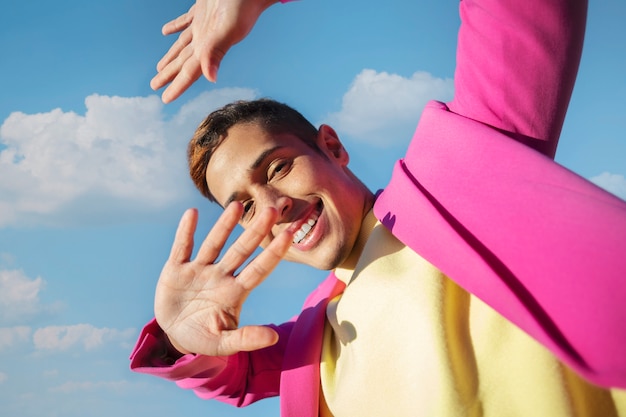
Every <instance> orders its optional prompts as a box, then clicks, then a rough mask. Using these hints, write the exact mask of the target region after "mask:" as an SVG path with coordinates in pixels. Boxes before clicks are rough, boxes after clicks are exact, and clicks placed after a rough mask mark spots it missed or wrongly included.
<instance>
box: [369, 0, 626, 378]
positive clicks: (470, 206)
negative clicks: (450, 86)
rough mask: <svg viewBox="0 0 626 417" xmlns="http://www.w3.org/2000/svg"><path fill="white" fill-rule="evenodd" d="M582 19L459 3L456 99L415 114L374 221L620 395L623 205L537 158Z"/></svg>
mask: <svg viewBox="0 0 626 417" xmlns="http://www.w3.org/2000/svg"><path fill="white" fill-rule="evenodd" d="M559 5H560V6H559ZM544 8H545V10H544ZM585 9H586V1H566V0H562V1H555V0H545V1H537V0H532V1H531V0H528V1H525V2H521V1H504V0H483V1H474V0H462V1H461V14H462V18H463V23H462V27H461V33H460V35H459V38H460V39H459V63H458V70H457V77H458V79H457V80H456V83H457V91H456V93H455V94H456V96H455V98H454V100H453V102H452V103H450V105H449V106H446V105H444V104H442V103H436V102H431V103H430V104H429V105H428V106H427V107H426V108H425V109H424V112H423V114H422V117H421V119H420V122H419V125H418V127H417V130H416V132H415V135H414V137H413V140H412V141H411V144H410V146H409V149H408V151H407V154H406V157H405V158H404V159H403V160H401V161H399V162H398V163H397V164H396V167H395V169H394V173H393V176H392V179H391V182H390V184H389V185H388V186H387V188H385V190H384V191H383V192H382V193H381V195H380V196H379V198H378V199H377V201H376V204H375V206H374V212H375V214H376V216H377V217H378V218H379V219H381V221H382V222H383V224H384V225H385V226H387V227H388V228H389V229H390V230H392V232H393V233H394V235H395V236H397V237H398V238H399V239H400V240H401V241H402V242H404V243H405V244H407V245H408V246H410V247H411V248H412V249H413V250H415V251H416V252H417V253H418V254H420V255H421V256H423V257H424V258H425V259H427V260H428V261H429V262H431V263H432V264H433V265H435V266H436V267H437V268H439V269H440V270H441V271H442V272H444V273H445V274H446V275H448V276H449V277H450V278H451V279H453V280H454V281H455V282H457V283H458V284H459V285H460V286H461V287H463V288H464V289H466V290H467V291H469V292H471V293H472V294H474V295H476V296H477V297H479V298H480V299H482V300H483V301H485V302H486V303H487V304H489V305H490V306H491V307H493V308H494V309H495V310H496V311H498V312H499V313H500V314H502V315H503V316H504V317H505V318H507V319H508V320H510V321H511V322H512V323H514V324H516V325H517V326H519V327H520V328H521V329H523V330H524V331H526V332H527V333H528V334H529V335H531V336H532V337H534V338H535V339H536V340H538V341H539V342H541V343H542V344H543V345H544V346H546V347H547V348H548V349H550V350H551V351H552V352H553V353H554V354H555V355H556V356H557V357H558V358H559V359H560V360H562V361H563V362H564V363H566V364H567V365H569V366H570V367H572V368H573V369H574V370H575V371H577V372H578V373H579V374H580V375H582V376H583V377H585V378H587V379H588V380H589V381H591V382H593V383H595V384H598V385H603V386H608V387H620V388H626V355H624V346H626V326H625V323H626V304H625V303H624V300H626V285H624V274H625V273H626V256H624V253H625V252H624V248H626V202H624V201H623V200H620V199H619V198H617V197H615V196H614V195H612V194H610V193H608V192H606V191H604V190H602V189H600V188H599V187H597V186H595V185H594V184H592V183H591V182H589V181H587V180H585V179H584V178H582V177H580V176H579V175H577V174H575V173H573V172H571V171H569V170H568V169H566V168H564V167H562V166H560V165H559V164H557V163H556V162H554V161H553V160H552V159H551V157H552V156H553V152H554V149H555V147H556V143H557V139H558V135H559V133H560V130H561V125H562V122H563V117H564V114H565V110H566V107H567V103H568V100H569V96H570V92H571V89H572V85H573V81H574V76H575V72H576V68H577V66H578V56H579V54H580V46H581V42H582V33H583V26H582V25H583V23H584V18H585ZM500 38H501V39H500ZM511 138H514V139H518V141H516V140H511ZM519 142H522V143H519ZM533 143H534V145H533ZM528 144H530V145H531V146H530V147H529V146H525V145H528ZM542 144H543V145H542ZM532 148H534V149H537V150H540V151H541V153H539V152H535V150H533V149H532Z"/></svg>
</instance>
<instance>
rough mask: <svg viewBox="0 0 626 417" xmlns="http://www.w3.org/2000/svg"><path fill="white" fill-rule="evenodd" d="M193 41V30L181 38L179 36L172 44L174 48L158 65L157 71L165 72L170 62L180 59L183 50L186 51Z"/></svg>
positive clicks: (183, 34)
mask: <svg viewBox="0 0 626 417" xmlns="http://www.w3.org/2000/svg"><path fill="white" fill-rule="evenodd" d="M192 39H193V35H192V33H191V30H184V31H183V32H182V33H181V34H180V36H178V39H176V42H174V43H173V44H172V46H171V47H170V49H169V50H168V51H167V53H166V54H165V55H163V58H161V60H160V61H159V62H158V63H157V67H156V68H157V71H159V72H160V71H163V69H164V68H165V67H166V66H167V65H168V64H169V63H170V62H172V61H174V60H175V59H176V58H178V56H179V55H180V53H181V52H182V51H183V49H185V47H187V45H189V44H190V43H191V40H192Z"/></svg>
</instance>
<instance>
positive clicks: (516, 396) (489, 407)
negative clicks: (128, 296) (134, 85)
mask: <svg viewBox="0 0 626 417" xmlns="http://www.w3.org/2000/svg"><path fill="white" fill-rule="evenodd" d="M253 3H255V6H254V7H250V8H248V7H245V8H242V7H241V4H240V3H239V2H238V1H235V2H231V3H227V5H226V6H221V5H220V4H219V3H215V4H211V3H210V2H198V3H197V4H196V5H195V6H194V8H192V9H191V10H190V12H189V13H188V14H185V15H183V16H182V17H181V18H179V19H178V20H177V21H176V22H177V23H172V24H171V25H170V26H166V30H165V32H175V31H179V30H182V33H181V36H180V38H179V41H177V43H176V44H175V45H174V46H173V47H172V49H171V50H170V52H169V53H168V55H166V57H165V58H164V61H162V63H161V64H160V65H159V70H160V73H159V75H157V77H155V79H154V80H153V86H154V87H161V86H163V85H165V84H166V83H168V82H170V81H171V85H170V86H169V87H168V89H166V91H165V92H164V97H163V98H164V101H170V100H172V99H174V98H176V96H177V95H178V94H180V92H182V90H184V89H185V88H186V87H187V86H189V85H190V84H191V83H193V81H194V80H195V79H197V78H198V77H199V76H200V74H201V72H202V73H204V74H205V76H207V77H208V78H209V79H215V75H216V71H217V66H218V65H219V60H221V57H222V56H223V54H224V53H225V52H226V51H227V50H228V48H229V47H230V45H232V44H233V43H234V42H236V41H238V40H240V39H242V38H243V37H244V36H245V35H246V34H247V32H248V31H249V29H250V28H251V27H252V25H253V24H254V22H255V21H256V18H257V17H258V16H259V14H260V13H261V12H262V10H264V8H266V7H267V6H268V3H264V2H258V3H257V2H253ZM508 3H511V4H508ZM517 3H518V2H501V1H489V0H484V1H469V0H465V1H462V2H461V17H462V26H461V30H460V34H459V46H458V52H457V71H456V74H455V85H456V87H455V98H454V100H453V101H452V102H451V103H447V104H443V103H431V104H429V105H428V106H427V108H426V109H425V111H424V113H423V115H422V119H421V120H420V124H419V126H418V129H417V131H416V133H415V136H414V138H413V141H412V142H411V145H410V147H409V150H408V152H407V156H406V158H404V159H403V160H402V161H399V163H398V164H397V166H396V169H395V171H394V176H393V178H392V180H391V182H390V184H389V186H388V187H386V189H385V190H384V191H383V192H382V193H381V194H380V195H378V196H376V198H374V196H373V194H372V193H371V192H370V191H369V190H367V188H366V187H364V186H363V184H362V183H361V182H360V181H359V180H358V178H357V177H356V176H354V174H352V173H351V172H350V170H349V169H348V161H349V158H348V154H347V152H346V150H345V149H344V148H343V146H342V145H341V142H340V140H339V138H338V137H337V135H336V133H335V132H334V131H333V130H332V129H331V128H330V127H328V126H321V127H320V128H319V129H315V128H314V127H312V126H310V125H309V124H308V122H305V121H302V120H301V116H300V115H299V114H297V112H294V111H293V110H291V109H289V108H286V107H285V106H283V105H280V104H278V103H275V102H271V101H257V102H251V103H249V102H244V103H234V104H232V105H229V106H226V107H225V108H223V109H220V110H218V111H217V112H215V113H213V114H212V115H209V117H208V118H207V119H206V120H205V122H204V123H203V125H201V126H200V128H199V129H198V131H197V133H196V135H195V137H194V138H193V139H192V141H191V142H190V145H189V161H190V172H191V174H192V178H194V181H195V182H196V185H197V187H198V188H199V189H200V191H201V192H203V194H204V195H205V196H207V197H209V198H210V199H213V200H214V201H216V202H218V203H219V204H220V205H222V206H223V207H225V211H224V214H223V216H222V217H221V218H220V220H218V222H217V223H216V225H215V227H214V228H213V229H212V230H211V232H210V233H209V235H208V236H207V238H206V240H205V241H204V242H203V243H202V245H201V247H200V249H199V250H198V254H197V256H196V258H195V259H193V260H191V259H190V257H191V252H192V249H193V243H192V235H193V232H194V230H195V224H196V220H197V214H196V212H195V211H189V212H187V213H186V214H185V215H184V216H183V219H182V220H181V224H180V226H179V229H178V231H177V235H176V238H175V241H174V246H173V248H172V253H171V256H170V259H169V260H168V262H167V263H166V265H165V267H164V270H163V273H162V275H161V278H160V279H159V283H158V286H157V294H156V299H155V315H156V321H153V322H151V323H150V324H149V325H148V326H147V327H146V328H145V329H144V332H143V334H142V336H141V337H140V343H139V344H138V347H137V349H136V351H135V352H134V353H133V358H132V366H133V368H134V369H137V370H139V371H142V372H148V373H151V374H155V375H160V376H163V377H166V378H169V379H173V380H176V381H177V382H178V384H179V385H181V386H182V387H186V388H192V389H194V390H195V392H196V393H197V394H198V395H200V396H201V397H205V398H218V399H220V400H223V401H227V402H231V403H233V404H236V405H246V404H249V403H250V402H252V401H256V400H258V399H261V398H265V397H268V396H272V395H281V413H282V414H284V415H293V416H309V415H310V416H315V415H323V416H327V415H334V416H343V415H345V416H354V415H359V416H360V415H375V416H380V415H393V416H401V415H437V416H439V415H452V416H456V415H585V414H586V415H620V414H622V415H623V414H624V413H625V412H626V411H625V409H624V407H626V404H625V403H624V401H625V398H624V394H623V392H622V391H619V390H615V389H613V390H611V389H608V388H607V389H602V388H599V387H597V386H594V385H593V384H591V383H589V382H588V381H591V382H593V383H594V384H600V385H603V386H606V387H620V388H624V387H626V358H625V357H626V355H623V346H624V342H626V334H625V329H624V327H625V326H623V323H624V322H626V311H625V309H624V308H623V307H622V306H621V304H622V301H621V300H623V298H624V296H626V294H625V293H624V291H625V290H624V288H623V287H624V286H623V285H620V282H621V277H622V275H623V273H624V271H626V263H625V261H624V259H623V256H621V255H620V254H619V253H618V252H617V251H616V250H615V249H614V248H616V247H622V248H623V247H626V246H625V244H626V241H625V240H626V204H625V203H624V202H623V201H621V200H619V199H617V198H615V197H613V196H611V195H609V194H608V193H605V192H603V191H602V190H600V189H598V188H597V187H595V186H593V185H592V184H590V183H588V182H587V181H585V180H583V179H581V178H579V177H577V176H576V175H574V174H572V173H571V172H569V171H567V170H565V169H564V168H562V167H560V166H558V165H557V164H555V163H554V162H553V161H552V160H551V159H550V158H551V157H553V156H554V152H555V149H556V144H557V142H558V136H559V133H560V129H561V125H562V122H563V118H564V116H565V111H566V108H567V103H568V101H569V96H570V94H571V89H572V87H573V83H574V79H575V73H576V69H577V65H578V60H579V58H580V51H581V47H582V38H583V31H584V21H585V13H586V3H585V2H577V3H576V4H574V3H571V4H570V3H567V2H564V1H556V0H555V1H550V2H524V3H523V4H517ZM213 6H214V7H216V10H213V11H212V9H211V7H213ZM220 7H224V9H220ZM215 16H220V17H221V18H223V17H224V16H230V17H231V18H232V20H230V19H224V20H223V21H220V20H219V19H217V20H216V19H215ZM216 22H217V23H216ZM225 22H226V23H229V22H230V23H229V24H230V26H229V24H226V23H225ZM233 22H235V23H233ZM207 25H208V26H207ZM225 27H226V28H228V27H230V29H232V28H233V27H234V28H236V30H235V29H232V30H224V28H225ZM168 28H169V29H168ZM210 28H214V30H211V29H210ZM213 47H216V49H215V50H213V49H212V48H213ZM215 51H219V52H217V55H216V53H215ZM372 206H373V210H372ZM237 222H241V223H242V225H243V226H244V228H245V232H244V233H243V234H242V235H241V236H240V237H239V238H238V239H237V241H236V242H235V243H234V244H233V245H232V246H231V247H230V248H228V249H226V250H223V249H224V245H225V242H226V239H227V238H228V236H229V235H230V233H231V232H232V230H233V228H234V227H235V225H236V224H237ZM257 245H261V246H263V247H264V251H263V252H262V253H261V254H260V255H259V256H258V257H256V258H254V259H253V260H252V261H251V262H250V263H249V264H248V265H246V266H245V267H244V268H243V269H242V270H241V272H240V273H238V274H237V275H236V276H234V274H235V271H238V270H239V268H240V267H242V266H243V265H244V263H245V262H246V261H247V260H248V258H249V257H250V256H251V254H252V252H253V251H254V249H255V247H256V246H257ZM222 252H224V253H223V254H222ZM220 255H221V256H220ZM282 258H285V259H289V260H294V261H298V262H304V263H307V264H310V265H313V266H316V267H318V268H324V269H332V270H333V273H331V275H330V276H329V278H328V279H327V280H326V281H325V282H324V283H322V285H321V286H320V287H319V288H318V290H316V292H314V293H313V294H311V296H310V297H309V298H308V299H307V301H306V302H305V305H304V308H303V311H302V313H301V314H300V315H299V316H298V317H297V318H295V319H294V320H293V321H291V322H287V323H284V324H282V325H280V326H246V327H242V328H238V316H239V312H240V310H241V306H242V304H243V302H244V300H245V297H246V295H247V294H248V293H249V292H250V291H252V290H253V289H254V287H255V286H256V285H258V284H259V283H260V282H261V281H262V280H263V279H264V278H265V277H266V276H267V275H268V274H269V273H270V272H271V270H272V269H273V268H274V267H275V266H276V264H277V263H278V262H279V261H280V260H281V259H282ZM157 323H158V324H157ZM520 329H521V330H520ZM538 342H539V343H538Z"/></svg>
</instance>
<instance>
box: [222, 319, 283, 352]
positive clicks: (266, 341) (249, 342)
mask: <svg viewBox="0 0 626 417" xmlns="http://www.w3.org/2000/svg"><path fill="white" fill-rule="evenodd" d="M276 342H278V333H276V331H274V330H273V329H271V328H270V327H267V326H243V327H240V328H238V329H235V330H229V331H224V332H222V338H221V340H220V344H219V346H218V352H219V354H220V355H223V356H226V355H232V354H234V353H237V352H250V351H253V350H258V349H263V348H266V347H269V346H272V345H275V344H276Z"/></svg>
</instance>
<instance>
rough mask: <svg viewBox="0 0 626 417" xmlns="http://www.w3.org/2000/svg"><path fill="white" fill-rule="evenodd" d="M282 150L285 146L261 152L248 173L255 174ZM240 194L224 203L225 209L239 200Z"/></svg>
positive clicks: (236, 193) (234, 194)
mask: <svg viewBox="0 0 626 417" xmlns="http://www.w3.org/2000/svg"><path fill="white" fill-rule="evenodd" d="M282 148H284V146H282V145H278V146H274V147H273V148H269V149H266V150H265V151H263V152H261V154H260V155H259V156H258V157H257V158H256V159H255V160H254V162H253V163H252V164H250V167H249V168H248V172H253V171H255V170H257V169H258V168H259V167H260V166H261V165H262V164H263V162H264V161H265V160H266V159H267V157H268V156H270V155H271V154H273V153H274V152H276V151H277V150H279V149H282ZM238 194H239V193H238V192H237V191H235V192H234V193H232V194H231V195H230V197H228V199H227V200H226V203H224V208H226V207H228V205H229V204H230V203H232V202H233V201H235V200H236V199H237V195H238Z"/></svg>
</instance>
